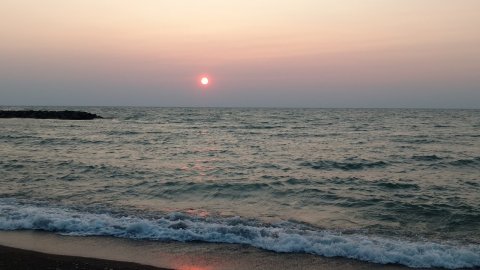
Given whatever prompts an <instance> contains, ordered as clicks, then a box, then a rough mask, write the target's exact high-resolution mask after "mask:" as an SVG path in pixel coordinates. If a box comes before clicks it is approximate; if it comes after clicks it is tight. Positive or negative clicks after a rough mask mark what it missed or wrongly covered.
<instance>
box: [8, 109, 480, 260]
mask: <svg viewBox="0 0 480 270" xmlns="http://www.w3.org/2000/svg"><path fill="white" fill-rule="evenodd" d="M0 109H3V110H8V109H15V110H18V109H36V110H37V109H45V110H64V109H68V110H81V111H87V112H91V113H96V114H98V115H101V116H103V117H104V119H97V120H91V121H69V120H39V119H0V230H4V231H14V230H39V231H47V232H52V233H56V234H62V235H71V236H107V237H118V238H128V239H139V240H149V241H159V242H168V241H181V242H192V241H194V242H198V241H200V242H211V243H232V244H242V245H249V246H253V247H257V248H260V249H265V250H269V251H273V252H279V253H310V254H316V255H319V256H327V257H345V258H351V259H356V260H361V261H368V262H374V263H379V264H401V265H405V266H409V267H425V268H430V267H440V268H448V269H456V268H468V267H480V110H453V109H452V110H444V109H287V108H278V109H275V108H143V107H5V106H4V107H0Z"/></svg>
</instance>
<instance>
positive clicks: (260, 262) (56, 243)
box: [0, 231, 410, 270]
mask: <svg viewBox="0 0 480 270" xmlns="http://www.w3.org/2000/svg"><path fill="white" fill-rule="evenodd" d="M0 245H2V246H3V247H1V248H0V269H2V270H4V269H20V270H22V269H54V270H56V269H59V270H64V269H67V270H68V269H102V270H104V269H132V270H133V269H152V270H153V269H179V270H183V269H184V270H187V269H196V270H223V269H232V270H236V269H238V270H240V269H248V270H255V269H262V270H270V269H271V270H278V269H305V270H310V269H326V270H328V269H331V270H337V269H344V270H352V269H382V270H383V269H388V270H402V269H403V270H406V269H410V268H408V267H404V266H400V265H381V264H373V263H368V262H361V261H356V260H350V259H345V258H326V257H321V256H316V255H310V254H293V253H276V252H269V251H265V250H261V249H257V248H254V247H250V246H245V245H236V244H211V243H197V242H193V243H181V242H167V243H160V242H156V241H155V242H154V241H135V240H128V239H118V238H111V237H74V236H61V235H56V234H52V233H43V232H33V231H12V232H8V231H0ZM12 247H13V248H12ZM51 254H55V255H51ZM92 258H94V259H92ZM147 265H148V266H147Z"/></svg>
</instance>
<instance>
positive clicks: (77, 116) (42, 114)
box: [0, 110, 103, 120]
mask: <svg viewBox="0 0 480 270" xmlns="http://www.w3.org/2000/svg"><path fill="white" fill-rule="evenodd" d="M0 118H35V119H61V120H92V119H96V118H103V117H101V116H99V115H96V114H94V113H88V112H82V111H67V110H66V111H33V110H24V111H1V110H0Z"/></svg>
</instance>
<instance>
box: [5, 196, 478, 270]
mask: <svg viewBox="0 0 480 270" xmlns="http://www.w3.org/2000/svg"><path fill="white" fill-rule="evenodd" d="M24 229H25V230H43V231H49V232H55V233H59V234H64V235H72V236H93V235H96V236H112V237H121V238H130V239H145V240H160V241H170V240H175V241H184V242H185V241H205V242H214V243H236V244H248V245H251V246H255V247H258V248H262V249H266V250H271V251H276V252H303V253H311V254H317V255H322V256H327V257H337V256H338V257H346V258H352V259H357V260H362V261H369V262H374V263H381V264H388V263H396V264H403V265H406V266H410V267H443V268H450V269H455V268H465V267H478V266H480V246H478V245H467V246H458V245H453V244H448V243H443V244H440V243H432V242H412V241H405V240H399V239H388V238H382V237H374V236H366V235H360V234H342V233H340V232H333V231H328V230H319V229H316V228H313V227H310V226H307V225H305V224H298V223H294V222H279V223H274V224H266V223H261V222H259V221H256V220H252V219H244V218H240V217H230V218H218V217H216V218H214V217H198V216H192V215H188V214H183V213H170V214H166V215H163V216H159V217H156V218H140V217H135V216H115V215H111V214H97V213H85V212H78V211H74V210H68V209H60V208H48V207H40V206H25V205H20V204H17V203H13V202H0V230H24Z"/></svg>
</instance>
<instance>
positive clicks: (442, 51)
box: [0, 0, 480, 109]
mask: <svg viewBox="0 0 480 270" xmlns="http://www.w3.org/2000/svg"><path fill="white" fill-rule="evenodd" d="M478 10H480V2H478V1H473V0H466V1H461V2H453V1H447V0H425V1H414V0H365V1H362V2H359V1H354V0H346V1H342V2H341V3H340V2H338V1H333V0H326V1H313V0H300V1H297V2H295V3H292V2H290V1H286V0H280V1H273V0H260V1H255V2H245V1H229V2H225V1H220V0H206V1H202V2H198V1H193V0H185V1H181V2H179V1H171V0H166V1H152V0H141V1H136V2H129V1H113V0H102V1H93V0H87V1H82V2H65V1H59V0H46V1H42V2H35V1H32V0H20V1H13V0H6V1H2V3H0V16H1V17H2V21H3V23H2V25H1V26H0V38H1V40H2V43H1V44H0V104H1V105H3V106H15V105H18V106H141V107H144V106H146V107H151V106H153V107H267V108H270V107H288V108H459V109H462V108H467V109H478V108H480V31H478V25H480V16H478ZM203 75H205V76H208V77H209V79H210V84H209V85H208V86H207V87H202V86H201V85H200V83H199V78H200V76H203Z"/></svg>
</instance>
